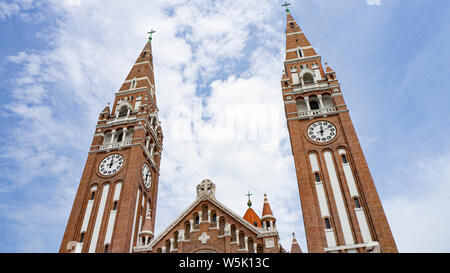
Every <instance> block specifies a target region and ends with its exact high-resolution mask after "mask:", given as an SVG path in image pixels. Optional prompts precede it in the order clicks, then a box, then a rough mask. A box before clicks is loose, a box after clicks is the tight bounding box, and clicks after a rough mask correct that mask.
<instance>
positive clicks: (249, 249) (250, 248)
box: [248, 237, 255, 253]
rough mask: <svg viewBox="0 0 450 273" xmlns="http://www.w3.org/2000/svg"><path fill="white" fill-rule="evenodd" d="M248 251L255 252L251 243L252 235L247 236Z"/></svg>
mask: <svg viewBox="0 0 450 273" xmlns="http://www.w3.org/2000/svg"><path fill="white" fill-rule="evenodd" d="M248 253H255V248H254V245H253V237H249V238H248Z"/></svg>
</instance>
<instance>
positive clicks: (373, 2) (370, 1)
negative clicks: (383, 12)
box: [366, 0, 381, 6]
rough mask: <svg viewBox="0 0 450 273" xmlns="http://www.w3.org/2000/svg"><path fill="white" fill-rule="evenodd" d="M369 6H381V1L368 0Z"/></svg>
mask: <svg viewBox="0 0 450 273" xmlns="http://www.w3.org/2000/svg"><path fill="white" fill-rule="evenodd" d="M366 1H367V5H369V6H381V0H366Z"/></svg>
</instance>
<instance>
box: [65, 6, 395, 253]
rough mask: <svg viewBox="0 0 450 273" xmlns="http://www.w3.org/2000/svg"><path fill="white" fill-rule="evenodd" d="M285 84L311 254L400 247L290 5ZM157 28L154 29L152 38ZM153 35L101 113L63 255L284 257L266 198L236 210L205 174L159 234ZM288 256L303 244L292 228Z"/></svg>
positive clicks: (327, 74)
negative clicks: (218, 195) (186, 204)
mask: <svg viewBox="0 0 450 273" xmlns="http://www.w3.org/2000/svg"><path fill="white" fill-rule="evenodd" d="M286 12H287V17H286V18H287V21H286V58H285V62H284V67H285V70H284V72H283V75H282V80H281V88H282V95H283V100H284V104H285V112H286V119H287V124H288V130H289V136H290V141H291V147H292V153H293V158H294V162H295V169H296V174H297V180H298V181H297V182H298V188H299V194H300V200H301V205H302V214H303V220H304V225H305V231H306V239H307V244H308V251H309V252H322V253H325V252H340V253H347V252H348V253H357V252H358V253H361V252H362V253H363V252H397V248H396V245H395V241H394V239H393V236H392V233H391V231H390V228H389V224H388V222H387V219H386V216H385V213H384V210H383V208H382V205H381V201H380V199H379V197H378V194H377V191H376V188H375V185H374V182H373V180H372V177H371V175H370V171H369V169H368V166H367V163H366V161H365V158H364V155H363V152H362V149H361V147H360V144H359V141H358V138H357V136H356V133H355V130H354V128H353V124H352V122H351V119H350V116H349V113H348V109H347V107H346V105H345V102H344V99H343V95H342V91H341V89H340V84H339V82H338V80H337V78H336V73H335V72H334V71H333V70H332V69H331V68H330V67H329V66H326V67H325V69H324V68H323V66H322V62H321V57H320V55H318V54H317V53H316V52H315V50H314V48H313V47H312V46H311V44H310V43H309V41H308V40H307V39H306V36H305V35H304V33H303V32H302V30H301V29H300V27H299V26H298V24H297V23H296V21H295V20H294V19H293V17H292V15H291V14H290V12H289V10H288V9H287V8H286ZM152 33H153V31H152V32H151V33H150V35H151V34H152ZM151 39H152V38H151V36H150V38H149V41H148V43H146V45H145V47H144V49H143V50H142V52H141V53H140V55H139V57H138V58H137V60H136V62H135V64H134V65H133V67H132V68H131V71H130V73H129V74H128V76H127V78H126V79H125V81H124V83H123V84H122V86H121V88H120V89H119V91H118V92H117V93H116V94H115V101H114V103H113V105H112V108H110V107H109V105H108V106H107V107H105V109H104V110H103V111H102V112H101V113H100V115H99V119H98V121H97V125H96V130H95V134H94V138H93V141H92V145H91V147H90V151H89V155H88V158H87V162H86V165H85V169H84V171H83V175H82V177H81V181H80V185H79V187H78V190H77V193H76V196H75V200H74V203H73V207H72V210H71V213H70V217H69V220H68V223H67V227H66V230H65V233H64V237H63V239H62V242H61V247H60V250H59V251H60V252H73V253H96V252H105V253H108V252H136V253H194V252H196V253H280V252H287V251H286V250H285V249H284V248H283V247H282V246H281V245H280V243H279V240H280V238H279V234H278V231H277V225H276V217H275V216H274V215H273V213H272V210H271V208H270V205H269V201H268V198H267V196H265V197H264V205H263V211H262V214H261V217H259V216H258V215H257V213H256V212H255V211H254V210H253V209H252V208H251V201H250V199H249V203H248V206H249V207H248V209H247V211H246V213H245V215H244V216H242V217H241V216H239V215H237V214H236V213H234V212H233V211H232V210H230V209H229V208H227V207H226V206H225V205H224V204H222V203H221V202H219V200H216V198H215V191H216V185H215V184H214V183H213V182H212V181H210V180H208V179H205V180H203V181H201V183H200V184H199V185H198V186H197V196H196V198H195V200H194V201H193V203H192V204H191V205H190V206H189V207H188V208H186V210H185V211H184V212H183V213H182V214H181V215H179V216H178V217H177V218H175V217H176V216H175V215H174V219H175V220H174V221H173V222H172V223H171V224H170V225H169V226H168V227H166V228H165V229H164V230H163V231H162V232H161V233H160V234H158V235H157V236H155V235H154V227H155V217H156V207H157V206H156V205H157V198H158V183H159V175H160V163H161V154H162V149H163V133H162V128H161V124H160V122H159V119H158V106H157V98H156V93H155V79H154V74H153V56H152V54H153V53H152V49H151ZM291 252H293V253H300V252H301V248H300V246H299V244H298V242H297V240H296V239H295V236H294V234H293V238H292V246H291Z"/></svg>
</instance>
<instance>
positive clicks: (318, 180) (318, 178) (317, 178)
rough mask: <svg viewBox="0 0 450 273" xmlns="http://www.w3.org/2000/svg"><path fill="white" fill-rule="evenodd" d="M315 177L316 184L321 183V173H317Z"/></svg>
mask: <svg viewBox="0 0 450 273" xmlns="http://www.w3.org/2000/svg"><path fill="white" fill-rule="evenodd" d="M314 175H315V176H316V182H320V175H319V173H315V174H314Z"/></svg>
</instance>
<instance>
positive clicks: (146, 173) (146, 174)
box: [142, 163, 152, 189]
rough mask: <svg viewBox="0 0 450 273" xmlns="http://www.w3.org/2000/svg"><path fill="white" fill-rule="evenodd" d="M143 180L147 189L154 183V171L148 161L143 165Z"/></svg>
mask: <svg viewBox="0 0 450 273" xmlns="http://www.w3.org/2000/svg"><path fill="white" fill-rule="evenodd" d="M142 181H143V182H144V186H145V187H146V188H147V189H148V188H150V186H151V185H152V173H151V171H150V167H149V166H148V165H147V164H146V163H144V165H142Z"/></svg>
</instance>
